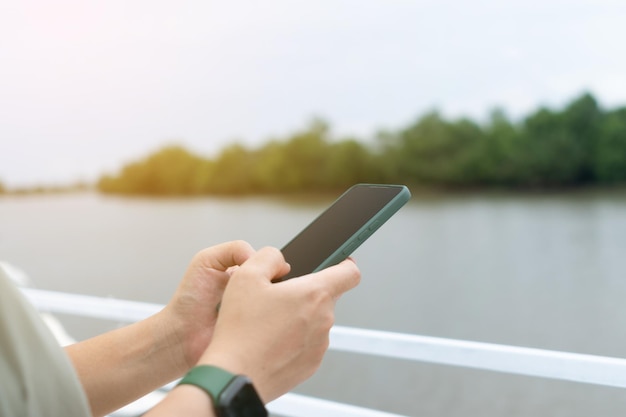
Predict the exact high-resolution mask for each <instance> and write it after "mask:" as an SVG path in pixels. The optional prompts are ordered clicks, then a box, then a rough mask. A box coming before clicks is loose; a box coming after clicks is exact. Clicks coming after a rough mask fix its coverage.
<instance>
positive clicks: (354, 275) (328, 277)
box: [310, 258, 361, 298]
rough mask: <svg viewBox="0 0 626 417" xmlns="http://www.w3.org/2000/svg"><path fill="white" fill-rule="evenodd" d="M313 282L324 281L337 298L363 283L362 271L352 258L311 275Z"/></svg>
mask: <svg viewBox="0 0 626 417" xmlns="http://www.w3.org/2000/svg"><path fill="white" fill-rule="evenodd" d="M310 277H311V278H310V279H311V280H320V281H323V283H324V285H326V286H327V288H328V289H329V290H330V292H331V294H333V296H334V297H335V298H337V297H339V296H341V295H342V294H343V293H345V292H347V291H348V290H351V289H352V288H354V287H356V286H357V285H358V284H359V282H360V281H361V271H359V268H358V267H357V265H356V263H355V262H354V260H352V258H348V259H346V260H345V261H343V262H341V263H339V264H337V265H334V266H331V267H328V268H325V269H322V270H321V271H319V272H315V273H313V274H311V275H310Z"/></svg>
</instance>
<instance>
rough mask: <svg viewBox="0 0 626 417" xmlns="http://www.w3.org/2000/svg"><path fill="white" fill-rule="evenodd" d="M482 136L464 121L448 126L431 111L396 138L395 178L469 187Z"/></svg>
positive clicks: (470, 122)
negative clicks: (467, 185) (396, 176)
mask: <svg viewBox="0 0 626 417" xmlns="http://www.w3.org/2000/svg"><path fill="white" fill-rule="evenodd" d="M482 136H483V133H482V131H481V128H480V126H478V125H477V124H476V123H474V122H472V121H470V120H468V119H461V120H458V121H456V122H454V123H451V122H447V121H445V120H444V119H443V118H442V117H441V116H440V115H439V113H437V112H431V113H428V114H426V115H425V116H423V117H422V118H420V119H419V120H418V121H417V123H415V124H413V125H411V126H409V127H408V128H406V129H404V130H402V131H400V132H399V133H398V134H397V135H396V139H395V142H396V146H395V147H392V148H391V151H392V158H391V159H392V160H394V161H395V163H396V164H397V170H396V172H397V175H398V176H399V177H400V178H404V179H405V180H408V181H410V182H423V183H433V184H441V185H466V184H470V183H472V182H474V180H475V172H473V171H474V170H475V169H476V165H477V161H476V157H477V149H478V145H479V141H480V140H481V138H482ZM387 161H388V162H389V158H387Z"/></svg>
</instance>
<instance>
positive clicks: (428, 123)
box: [98, 94, 626, 195]
mask: <svg viewBox="0 0 626 417" xmlns="http://www.w3.org/2000/svg"><path fill="white" fill-rule="evenodd" d="M358 182H398V183H407V184H423V185H429V186H440V187H448V188H450V187H453V188H467V187H515V188H524V187H526V188H530V187H532V188H537V187H542V188H546V187H572V186H578V185H586V184H616V183H624V182H626V108H621V109H616V110H612V111H610V110H603V109H602V108H601V107H600V106H599V105H598V103H597V101H596V100H595V98H594V97H593V96H592V95H591V94H583V95H582V96H580V97H578V98H577V99H575V100H573V101H572V102H571V103H569V104H568V105H567V106H565V107H564V108H563V109H562V110H554V109H549V108H545V107H543V108H539V109H538V110H536V111H535V112H533V113H531V114H529V115H528V116H527V117H526V118H524V119H523V120H521V121H519V122H517V123H515V122H513V121H511V120H510V119H509V118H508V117H507V115H506V113H505V112H504V111H503V110H501V109H496V110H494V111H493V112H492V113H491V115H490V117H489V119H488V120H487V121H486V122H484V123H482V124H480V123H477V122H474V121H472V120H469V119H467V118H462V119H458V120H446V119H445V118H444V117H443V116H442V115H441V114H440V113H438V112H437V111H431V112H428V113H426V114H425V115H423V116H422V117H420V118H418V119H417V120H416V121H415V122H414V123H411V124H409V125H408V126H406V127H404V128H402V129H399V130H397V131H386V132H381V133H379V134H378V135H377V137H376V141H375V143H370V144H367V145H366V142H365V141H363V140H359V139H358V138H353V137H350V138H336V137H333V135H332V132H331V129H330V126H329V125H328V124H327V123H325V122H324V121H322V120H319V119H316V120H313V121H312V122H311V123H310V124H309V125H308V126H306V127H305V128H304V129H302V130H300V131H298V132H295V133H294V134H292V135H290V136H289V137H286V138H282V139H281V138H279V139H277V138H274V139H272V140H269V141H267V142H266V144H265V145H263V146H261V147H260V148H258V149H249V148H247V147H245V146H244V145H242V144H233V145H230V146H228V147H226V148H225V149H223V150H222V152H221V153H220V154H219V155H218V156H217V158H215V159H214V160H209V159H206V158H203V157H200V156H197V155H194V154H192V153H190V152H189V151H187V150H185V149H183V148H182V147H179V146H169V147H166V148H164V149H162V150H159V151H157V152H156V153H154V154H153V155H151V156H148V157H147V158H146V159H144V160H141V161H138V162H133V163H131V164H128V165H127V166H125V167H124V168H123V169H122V171H121V172H120V173H119V174H118V175H117V176H104V177H103V178H102V179H101V180H100V182H99V184H98V186H99V189H100V190H101V191H104V192H114V193H127V194H164V195H195V194H207V193H210V194H249V193H286V192H300V191H328V190H333V191H334V190H338V189H344V188H347V187H348V186H350V185H352V184H354V183H358Z"/></svg>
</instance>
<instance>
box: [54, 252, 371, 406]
mask: <svg viewBox="0 0 626 417" xmlns="http://www.w3.org/2000/svg"><path fill="white" fill-rule="evenodd" d="M288 271H289V265H288V264H287V263H286V262H285V260H284V258H283V256H282V254H281V252H280V251H279V250H278V249H276V248H263V249H261V250H259V251H255V250H254V249H253V248H252V247H251V246H250V245H249V244H247V243H245V242H242V241H234V242H228V243H224V244H221V245H217V246H214V247H211V248H208V249H205V250H203V251H201V252H199V253H198V254H197V255H196V256H195V257H194V258H193V259H192V261H191V263H190V265H189V267H188V269H187V271H186V273H185V275H184V277H183V279H182V280H181V283H180V284H179V287H178V289H177V290H176V292H175V294H174V296H173V297H172V299H171V300H170V302H169V303H168V304H167V306H166V307H165V308H164V309H163V310H162V311H161V312H159V313H157V314H156V315H154V316H152V317H149V318H148V319H146V320H143V321H141V322H138V323H134V324H132V325H130V326H127V327H124V328H121V329H118V330H115V331H112V332H109V333H106V334H103V335H101V336H98V337H96V338H93V339H89V340H87V341H84V342H81V343H77V344H75V345H72V346H69V347H67V348H66V349H67V352H68V354H69V356H70V358H71V360H72V362H73V363H74V366H75V368H76V370H77V372H78V375H79V378H80V379H81V382H82V384H83V387H84V388H85V392H86V394H87V397H88V399H89V402H90V406H91V409H92V413H93V415H94V416H102V415H106V414H108V413H110V412H112V411H114V410H116V409H118V408H120V407H122V406H123V405H125V404H128V403H129V402H132V401H133V400H135V399H137V398H139V397H141V396H142V395H145V394H147V393H148V392H151V391H153V390H154V389H156V388H158V387H160V386H162V385H164V384H166V383H168V382H170V381H172V380H174V379H176V378H180V377H182V376H183V375H184V374H185V373H186V372H187V371H188V370H189V369H190V368H191V367H193V366H195V365H199V364H209V365H215V366H219V367H221V368H223V369H226V370H228V371H230V372H232V373H235V374H243V375H247V376H248V377H250V378H251V379H252V381H253V383H254V386H255V388H256V389H257V391H258V392H259V395H260V396H261V398H262V399H263V401H264V402H269V401H271V400H273V399H275V398H277V397H279V396H280V395H282V394H284V393H286V392H288V391H289V390H291V389H292V388H293V387H295V386H296V385H298V384H299V383H301V382H302V381H304V380H305V379H307V378H308V377H310V376H311V375H312V374H313V373H314V372H315V371H316V370H317V369H318V367H319V365H320V363H321V361H322V358H323V356H324V353H325V352H326V350H327V349H328V336H329V331H330V328H331V327H332V325H333V322H334V307H335V303H336V301H337V300H338V299H339V297H340V296H341V295H342V294H343V293H345V292H346V291H348V290H350V289H351V288H353V287H355V286H356V285H357V284H358V282H359V280H360V272H359V270H358V268H357V267H356V265H355V263H354V262H353V261H352V260H350V259H348V260H346V261H344V262H342V263H340V264H339V265H336V266H333V267H330V268H327V269H325V270H323V271H320V272H317V273H315V274H310V275H306V276H303V277H299V278H297V279H292V280H288V281H285V282H281V283H278V284H272V283H271V281H272V279H274V278H277V277H279V276H282V275H284V274H286V273H287V272H288ZM218 304H220V308H219V314H218V310H217V306H218ZM95 358H97V360H95ZM170 415H187V416H213V415H214V414H213V411H212V407H211V399H210V397H209V396H208V395H207V394H206V393H204V392H203V391H201V390H200V389H199V388H197V387H194V386H189V385H184V386H178V387H176V388H175V389H173V390H172V391H171V392H170V393H169V394H168V396H167V397H166V398H165V400H163V401H162V402H161V403H159V404H158V405H157V406H156V407H154V408H153V409H152V410H151V411H149V412H148V413H147V414H146V416H148V417H160V416H170Z"/></svg>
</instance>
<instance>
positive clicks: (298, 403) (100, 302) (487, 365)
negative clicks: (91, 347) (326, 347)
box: [23, 288, 626, 417]
mask: <svg viewBox="0 0 626 417" xmlns="http://www.w3.org/2000/svg"><path fill="white" fill-rule="evenodd" d="M23 291H24V293H25V295H26V296H27V297H28V298H29V299H30V300H31V302H33V303H34V304H35V306H36V307H37V308H38V309H39V310H41V311H47V312H53V313H65V314H75V315H80V316H83V317H94V318H100V319H109V320H114V321H121V322H132V321H137V320H141V319H144V318H146V317H148V316H150V315H152V314H154V313H156V312H157V311H159V310H160V309H162V308H163V306H162V305H159V304H149V303H142V302H136V301H127V300H119V299H112V298H99V297H92V296H86V295H79V294H67V293H60V292H53V291H44V290H36V289H30V288H25V289H23ZM330 349H333V350H339V351H347V352H353V353H362V354H370V355H377V356H384V357H391V358H399V359H405V360H411V361H422V362H431V363H439V364H447V365H456V366H464V367H471V368H476V369H484V370H490V371H498V372H507V373H513V374H521V375H530V376H536V377H544V378H553V379H560V380H566V381H575V382H583V383H589V384H599V385H606V386H612V387H621V388H626V359H621V358H611V357H604V356H594V355H584V354H578V353H570V352H559V351H551V350H543V349H533V348H524V347H518V346H507V345H498V344H491V343H481V342H470V341H463V340H452V339H443V338H436V337H428V336H419V335H411V334H401V333H391V332H384V331H376V330H369V329H357V328H350V327H342V326H335V327H334V328H333V329H332V330H331V340H330ZM268 408H269V409H270V411H272V412H273V413H276V414H280V415H285V416H293V417H312V416H320V415H324V416H328V417H353V416H354V417H356V416H359V417H401V416H399V415H397V414H391V413H386V412H382V411H375V410H370V409H365V408H361V407H355V406H352V405H347V404H340V403H336V402H332V401H326V400H322V399H318V398H310V397H305V396H302V395H296V394H287V395H285V396H283V397H281V398H280V399H278V400H276V401H274V402H272V403H270V404H269V406H268Z"/></svg>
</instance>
